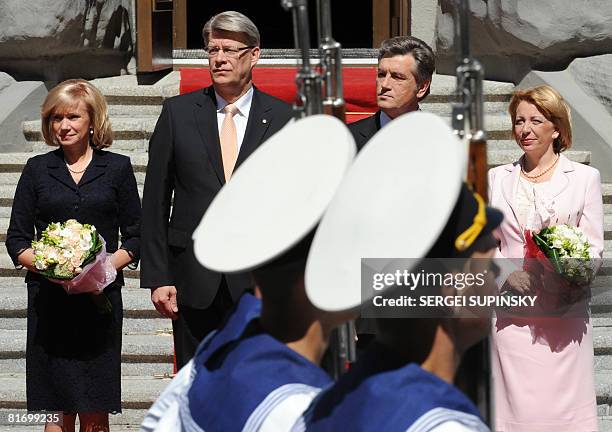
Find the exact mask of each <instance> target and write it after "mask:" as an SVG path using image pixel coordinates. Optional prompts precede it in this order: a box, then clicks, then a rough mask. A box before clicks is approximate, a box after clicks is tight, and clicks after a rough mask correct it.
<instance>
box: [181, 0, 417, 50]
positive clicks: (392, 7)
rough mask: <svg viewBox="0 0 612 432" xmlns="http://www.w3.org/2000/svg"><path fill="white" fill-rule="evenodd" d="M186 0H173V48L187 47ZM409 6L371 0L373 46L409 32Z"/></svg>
mask: <svg viewBox="0 0 612 432" xmlns="http://www.w3.org/2000/svg"><path fill="white" fill-rule="evenodd" d="M187 1H188V0H174V16H173V21H172V22H173V29H172V31H173V34H174V42H173V47H174V49H187ZM410 8H411V0H372V44H373V48H378V47H379V46H380V44H381V42H382V41H383V40H385V39H388V38H390V37H393V36H400V35H409V34H410V31H411V30H410V22H411V19H410V16H411V14H410ZM364 48H368V47H364Z"/></svg>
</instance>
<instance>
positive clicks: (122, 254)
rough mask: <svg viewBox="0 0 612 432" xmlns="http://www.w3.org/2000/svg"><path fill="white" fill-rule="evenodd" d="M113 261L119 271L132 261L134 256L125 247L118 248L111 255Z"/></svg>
mask: <svg viewBox="0 0 612 432" xmlns="http://www.w3.org/2000/svg"><path fill="white" fill-rule="evenodd" d="M110 260H111V263H112V264H113V266H115V269H116V270H117V271H119V270H121V269H122V268H123V267H125V266H126V265H128V264H129V263H131V262H132V257H131V256H130V254H129V253H127V251H126V250H125V249H117V250H116V251H115V253H113V254H112V255H111V257H110Z"/></svg>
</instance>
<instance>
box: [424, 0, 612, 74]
mask: <svg viewBox="0 0 612 432" xmlns="http://www.w3.org/2000/svg"><path fill="white" fill-rule="evenodd" d="M456 3H457V2H456V0H439V2H438V13H437V28H436V42H435V44H436V53H437V55H438V59H439V61H438V71H439V72H440V73H445V74H454V73H455V48H456V47H455V46H454V45H455V44H454V40H453V39H454V38H453V35H454V31H453V26H454V22H455V18H454V8H455V4H456ZM469 5H470V27H471V28H470V30H471V34H472V45H471V46H472V51H473V55H474V56H475V57H477V58H478V59H479V60H480V61H481V63H483V65H484V67H485V71H486V78H487V79H492V80H497V81H512V82H515V83H518V82H520V81H521V79H522V78H523V77H524V76H525V75H526V74H527V73H529V72H530V71H531V70H540V71H555V70H557V71H558V70H564V69H565V68H567V66H568V65H569V64H570V63H571V62H572V61H573V60H574V59H575V58H577V57H590V56H595V55H600V54H610V53H612V1H610V0H589V1H588V2H583V1H575V0H554V1H552V2H551V1H534V0H470V1H469Z"/></svg>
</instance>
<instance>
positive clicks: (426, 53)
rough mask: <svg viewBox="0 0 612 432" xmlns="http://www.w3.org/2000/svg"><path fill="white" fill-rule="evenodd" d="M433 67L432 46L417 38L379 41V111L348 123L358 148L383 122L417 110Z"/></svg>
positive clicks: (434, 63)
mask: <svg viewBox="0 0 612 432" xmlns="http://www.w3.org/2000/svg"><path fill="white" fill-rule="evenodd" d="M435 66H436V59H435V55H434V53H433V51H432V49H431V48H430V47H429V45H427V44H426V43H425V42H423V41H422V40H421V39H418V38H415V37H412V36H397V37H394V38H391V39H387V40H385V41H383V43H382V44H381V45H380V49H379V50H378V74H377V76H376V102H377V104H378V108H379V110H378V111H377V112H376V114H374V115H373V116H371V117H367V118H365V119H363V120H359V121H356V122H355V123H351V124H350V125H349V129H350V131H351V133H352V134H353V137H354V138H355V142H356V143H357V148H358V149H359V150H361V148H362V147H363V146H364V145H365V144H366V143H367V142H368V140H369V139H370V138H372V136H373V135H374V134H375V133H376V132H378V131H379V130H380V128H381V127H383V126H385V124H387V123H388V122H390V121H391V120H393V119H394V118H396V117H398V116H400V115H401V114H405V113H407V112H411V111H416V110H418V109H419V102H420V101H422V100H423V99H425V97H426V96H427V95H428V94H429V86H430V85H431V76H432V75H433V72H434V69H435Z"/></svg>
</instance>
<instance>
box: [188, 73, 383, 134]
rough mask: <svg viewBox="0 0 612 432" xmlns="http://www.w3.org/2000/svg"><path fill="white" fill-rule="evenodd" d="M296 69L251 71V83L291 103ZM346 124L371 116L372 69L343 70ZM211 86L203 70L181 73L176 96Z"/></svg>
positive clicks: (208, 77) (374, 94)
mask: <svg viewBox="0 0 612 432" xmlns="http://www.w3.org/2000/svg"><path fill="white" fill-rule="evenodd" d="M295 74H296V68H263V67H260V68H255V69H254V70H253V82H254V83H255V85H256V86H257V88H258V89H260V90H261V91H264V92H266V93H269V94H271V95H273V96H276V97H277V98H279V99H282V100H284V101H285V102H288V103H293V102H294V101H295V92H296V86H295ZM342 75H343V79H344V99H345V100H346V113H347V115H346V120H347V123H352V122H354V121H356V120H359V119H361V118H364V117H368V116H369V115H371V113H374V112H375V111H376V109H377V107H376V84H375V80H376V68H373V67H367V68H344V70H343V71H342ZM210 84H211V80H210V74H209V72H208V69H206V68H197V69H193V68H188V69H181V84H180V92H181V94H183V93H190V92H193V91H196V90H199V89H201V88H203V87H208V86H209V85H210Z"/></svg>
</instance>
